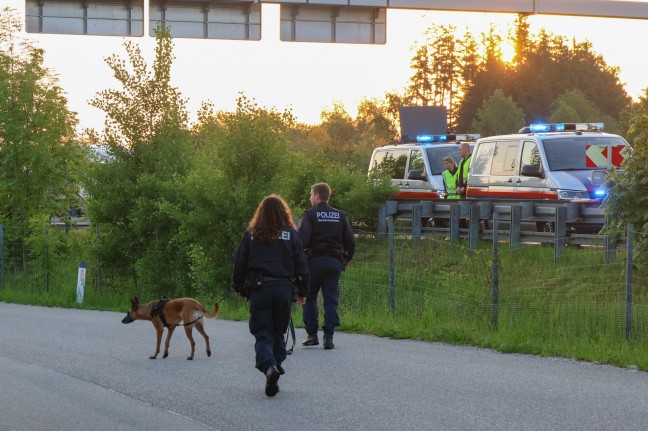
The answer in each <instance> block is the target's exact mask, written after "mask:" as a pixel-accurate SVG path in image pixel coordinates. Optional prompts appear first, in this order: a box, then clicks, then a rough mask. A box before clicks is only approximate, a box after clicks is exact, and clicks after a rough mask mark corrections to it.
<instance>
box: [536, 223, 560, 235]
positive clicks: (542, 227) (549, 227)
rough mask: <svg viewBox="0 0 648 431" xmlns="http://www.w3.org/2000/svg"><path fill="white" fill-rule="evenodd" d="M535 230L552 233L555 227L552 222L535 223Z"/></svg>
mask: <svg viewBox="0 0 648 431" xmlns="http://www.w3.org/2000/svg"><path fill="white" fill-rule="evenodd" d="M536 229H537V231H538V232H549V233H553V232H555V231H556V225H555V223H554V222H552V221H539V222H536Z"/></svg>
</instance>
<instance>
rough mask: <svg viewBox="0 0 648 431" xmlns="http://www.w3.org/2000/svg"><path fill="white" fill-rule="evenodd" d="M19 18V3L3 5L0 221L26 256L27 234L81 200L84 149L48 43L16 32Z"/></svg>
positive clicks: (0, 25)
mask: <svg viewBox="0 0 648 431" xmlns="http://www.w3.org/2000/svg"><path fill="white" fill-rule="evenodd" d="M20 26H21V24H20V19H19V18H18V17H17V16H16V13H15V11H13V10H12V9H9V8H4V9H2V12H1V13H0V223H2V224H4V225H5V237H6V241H7V243H8V244H9V249H10V250H9V251H10V253H11V252H14V253H22V256H23V262H24V263H26V261H27V255H28V248H27V243H26V241H27V239H28V238H29V237H30V236H31V235H38V234H40V233H41V232H39V230H41V229H43V228H44V227H45V226H43V224H49V217H51V216H56V217H61V218H63V219H68V220H69V212H70V208H78V200H79V199H78V191H79V175H80V169H81V167H82V164H83V160H84V152H83V150H82V147H81V146H80V145H79V144H78V141H77V139H76V125H77V120H76V118H75V115H74V113H73V112H71V111H70V110H69V109H68V107H67V100H66V98H65V96H64V92H63V90H62V89H61V88H60V87H59V86H58V85H57V84H58V81H57V79H56V77H55V75H54V74H53V73H52V71H50V70H49V69H47V68H45V67H44V66H43V57H44V54H45V53H44V51H43V50H42V49H39V48H37V47H35V46H34V45H33V44H32V42H31V41H29V40H23V39H21V38H20V37H19V36H18V33H19V31H20ZM33 220H40V221H41V223H34V222H33ZM37 226H38V227H37Z"/></svg>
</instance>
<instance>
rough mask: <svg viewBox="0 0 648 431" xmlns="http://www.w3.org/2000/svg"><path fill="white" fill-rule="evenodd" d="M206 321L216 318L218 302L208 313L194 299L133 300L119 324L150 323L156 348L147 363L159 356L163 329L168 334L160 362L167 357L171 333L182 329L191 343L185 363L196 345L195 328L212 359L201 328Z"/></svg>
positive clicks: (207, 342)
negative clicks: (178, 328)
mask: <svg viewBox="0 0 648 431" xmlns="http://www.w3.org/2000/svg"><path fill="white" fill-rule="evenodd" d="M205 317H208V318H210V319H214V318H216V317H218V302H217V303H216V305H215V306H214V311H212V312H210V311H207V310H205V307H203V306H202V305H201V304H200V302H198V301H196V300H195V299H193V298H178V299H172V300H168V299H160V300H158V301H151V302H148V303H146V304H140V302H139V298H138V297H137V296H136V297H135V298H133V299H131V308H130V309H129V310H128V311H127V312H126V317H124V319H123V320H122V323H131V322H134V321H136V320H150V321H151V323H153V326H154V327H155V332H156V333H157V345H156V347H155V353H153V355H152V356H150V357H149V359H155V358H157V355H158V353H160V342H161V341H162V331H164V327H165V326H166V327H167V328H168V330H167V337H166V341H165V342H164V355H162V357H163V358H166V357H167V356H169V341H170V340H171V336H172V335H173V331H175V328H176V327H177V326H184V330H185V334H187V338H189V343H191V355H189V356H188V357H187V360H192V359H193V357H194V352H195V350H196V343H195V342H194V339H193V335H192V331H193V327H194V326H195V327H196V330H198V332H200V334H201V335H202V336H203V337H204V338H205V343H206V344H207V356H211V348H210V347H209V336H208V335H207V334H206V333H205V327H204V318H205ZM180 322H183V323H180Z"/></svg>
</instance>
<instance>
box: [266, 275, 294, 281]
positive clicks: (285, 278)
mask: <svg viewBox="0 0 648 431" xmlns="http://www.w3.org/2000/svg"><path fill="white" fill-rule="evenodd" d="M287 280H290V279H289V278H288V277H270V276H269V275H264V276H263V281H287Z"/></svg>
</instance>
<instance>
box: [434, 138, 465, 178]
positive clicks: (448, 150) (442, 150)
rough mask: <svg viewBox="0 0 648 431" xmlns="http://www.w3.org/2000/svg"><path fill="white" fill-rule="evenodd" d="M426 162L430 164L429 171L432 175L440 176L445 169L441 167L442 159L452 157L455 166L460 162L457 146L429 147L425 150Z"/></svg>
mask: <svg viewBox="0 0 648 431" xmlns="http://www.w3.org/2000/svg"><path fill="white" fill-rule="evenodd" d="M425 151H426V153H427V156H428V161H429V162H430V169H431V171H432V172H431V174H432V175H441V173H442V172H443V171H445V168H444V167H443V158H444V157H445V156H450V157H452V158H453V159H454V160H455V162H457V165H458V164H459V162H461V156H460V155H459V145H456V146H453V147H450V146H448V147H429V148H427V149H426V150H425Z"/></svg>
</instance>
